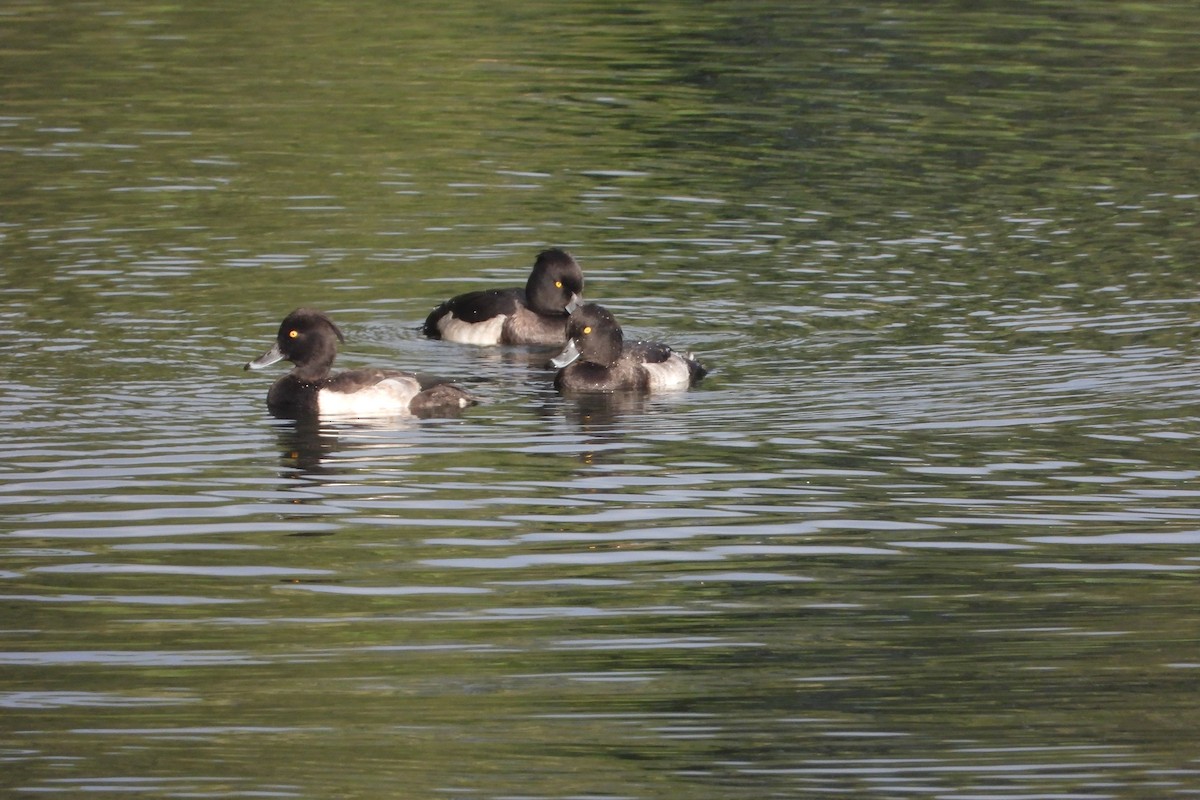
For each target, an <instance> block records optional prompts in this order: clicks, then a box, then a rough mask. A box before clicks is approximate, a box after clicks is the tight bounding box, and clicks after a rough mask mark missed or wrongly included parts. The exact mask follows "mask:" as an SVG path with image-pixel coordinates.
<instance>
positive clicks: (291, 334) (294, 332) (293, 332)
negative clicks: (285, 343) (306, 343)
mask: <svg viewBox="0 0 1200 800" xmlns="http://www.w3.org/2000/svg"><path fill="white" fill-rule="evenodd" d="M299 335H300V331H298V330H294V329H293V330H290V331H288V338H289V339H295V338H296V337H297V336H299Z"/></svg>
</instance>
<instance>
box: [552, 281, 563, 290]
mask: <svg viewBox="0 0 1200 800" xmlns="http://www.w3.org/2000/svg"><path fill="white" fill-rule="evenodd" d="M554 288H555V289H561V288H562V281H555V282H554Z"/></svg>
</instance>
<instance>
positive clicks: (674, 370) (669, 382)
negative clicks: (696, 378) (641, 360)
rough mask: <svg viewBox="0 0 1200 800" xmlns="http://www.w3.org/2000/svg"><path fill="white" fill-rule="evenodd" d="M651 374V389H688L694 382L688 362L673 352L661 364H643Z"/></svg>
mask: <svg viewBox="0 0 1200 800" xmlns="http://www.w3.org/2000/svg"><path fill="white" fill-rule="evenodd" d="M642 366H643V367H645V368H646V372H647V373H648V374H649V375H650V389H651V391H655V390H657V391H663V390H668V389H686V388H687V387H688V386H689V385H690V384H691V382H692V373H691V371H690V370H689V369H688V365H687V362H686V361H684V360H683V359H682V358H680V357H679V354H678V353H672V354H671V357H670V358H668V359H667V360H666V361H664V362H662V363H661V364H643V365H642Z"/></svg>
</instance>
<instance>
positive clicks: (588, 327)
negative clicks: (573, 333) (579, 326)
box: [583, 325, 592, 334]
mask: <svg viewBox="0 0 1200 800" xmlns="http://www.w3.org/2000/svg"><path fill="white" fill-rule="evenodd" d="M583 332H584V334H589V333H591V332H592V326H591V325H588V326H587V327H586V328H584V329H583Z"/></svg>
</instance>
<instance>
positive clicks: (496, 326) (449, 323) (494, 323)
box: [438, 314, 508, 345]
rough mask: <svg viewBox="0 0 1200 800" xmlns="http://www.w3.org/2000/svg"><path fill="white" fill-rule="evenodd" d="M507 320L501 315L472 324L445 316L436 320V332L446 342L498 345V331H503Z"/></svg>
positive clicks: (506, 317) (451, 316) (452, 316)
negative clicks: (440, 334) (438, 332)
mask: <svg viewBox="0 0 1200 800" xmlns="http://www.w3.org/2000/svg"><path fill="white" fill-rule="evenodd" d="M507 319H508V316H507V315H506V314H501V315H500V316H498V317H492V318H491V319H489V320H484V321H483V322H474V323H472V322H463V321H462V320H461V319H456V318H455V317H454V315H453V314H447V315H446V316H444V317H442V318H441V319H440V320H438V330H439V331H441V332H442V339H443V340H445V341H447V342H459V343H460V344H483V345H488V344H500V331H501V330H503V329H504V322H505V321H506V320H507Z"/></svg>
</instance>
